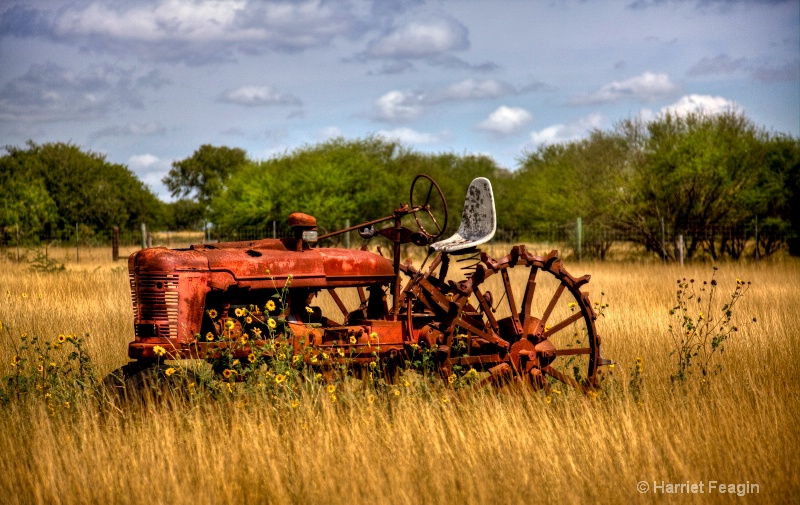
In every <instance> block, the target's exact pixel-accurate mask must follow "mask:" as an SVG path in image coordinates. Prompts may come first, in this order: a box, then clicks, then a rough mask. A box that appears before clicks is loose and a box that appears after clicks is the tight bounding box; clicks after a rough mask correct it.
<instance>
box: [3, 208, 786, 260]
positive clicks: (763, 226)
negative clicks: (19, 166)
mask: <svg viewBox="0 0 800 505" xmlns="http://www.w3.org/2000/svg"><path fill="white" fill-rule="evenodd" d="M292 236H293V233H292V230H291V229H290V228H289V227H288V226H287V225H286V224H285V223H282V222H278V221H275V222H273V223H270V224H267V225H263V226H249V227H238V228H222V227H213V226H209V227H208V228H206V229H205V230H202V229H201V230H194V231H193V232H184V233H183V235H182V234H181V233H179V232H170V231H157V232H152V233H151V232H150V231H149V230H146V229H136V230H119V231H118V234H117V237H118V245H119V246H128V247H130V246H137V245H138V246H145V247H148V246H152V245H165V246H168V247H175V246H185V245H189V244H191V243H201V242H212V243H213V242H235V241H247V240H260V239H265V238H278V239H280V238H291V237H292ZM793 236H794V235H793V234H792V232H791V230H790V229H787V228H786V227H785V226H778V225H774V224H771V223H770V221H768V220H765V221H764V222H762V223H759V222H758V221H757V220H754V221H752V222H747V223H725V224H718V225H714V226H708V225H706V224H699V223H689V224H685V225H683V226H681V227H674V226H672V225H669V224H667V223H664V222H649V223H640V224H638V225H637V226H630V225H622V224H614V225H608V224H605V223H591V222H589V223H587V222H584V221H582V220H581V219H580V218H579V219H577V220H576V221H573V222H567V223H542V224H540V225H537V226H530V227H501V228H498V229H497V231H496V233H495V236H494V239H493V242H494V243H546V244H552V245H553V246H557V247H559V248H561V249H565V250H566V249H569V250H572V251H573V252H574V253H575V254H576V255H577V256H578V258H580V257H584V258H596V259H606V258H607V257H608V254H609V251H610V250H611V248H612V246H615V245H619V244H622V243H632V244H637V245H638V246H639V247H640V248H643V249H644V251H645V252H646V253H651V254H655V255H657V256H659V257H661V258H662V259H664V260H676V261H677V260H679V259H680V258H685V259H687V260H691V259H692V258H694V257H700V256H710V257H712V258H714V259H717V258H719V257H728V258H732V259H738V258H740V257H742V256H744V255H748V254H752V255H754V256H756V257H764V256H769V255H771V254H774V253H775V252H777V251H780V250H782V249H785V248H786V246H787V240H788V239H790V238H791V237H793ZM113 237H114V233H113V232H112V230H101V231H95V230H90V229H88V227H84V226H81V225H80V223H78V224H77V225H76V227H75V228H74V229H71V230H69V229H67V230H60V231H59V232H51V231H50V230H40V231H37V232H35V233H34V232H28V231H26V230H22V229H19V228H6V229H0V249H2V250H3V252H4V254H9V252H8V250H9V249H15V248H16V249H19V248H29V249H36V248H42V247H80V248H85V247H111V245H112V241H113ZM363 242H364V241H363V240H362V239H361V238H360V237H359V236H358V234H357V233H356V232H351V233H349V234H343V235H340V236H338V237H337V238H336V239H335V240H333V241H326V243H325V244H320V245H321V246H345V247H359V246H361V245H362V244H363ZM756 244H758V247H756Z"/></svg>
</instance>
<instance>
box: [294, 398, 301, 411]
mask: <svg viewBox="0 0 800 505" xmlns="http://www.w3.org/2000/svg"><path fill="white" fill-rule="evenodd" d="M298 405H300V401H299V400H298V399H297V398H295V399H294V400H292V408H293V409H296V408H297V406H298Z"/></svg>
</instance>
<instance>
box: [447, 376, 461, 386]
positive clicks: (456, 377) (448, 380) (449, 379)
mask: <svg viewBox="0 0 800 505" xmlns="http://www.w3.org/2000/svg"><path fill="white" fill-rule="evenodd" d="M456 379H458V376H457V375H456V374H450V377H448V378H447V382H448V383H450V384H452V383H454V382H455V381H456Z"/></svg>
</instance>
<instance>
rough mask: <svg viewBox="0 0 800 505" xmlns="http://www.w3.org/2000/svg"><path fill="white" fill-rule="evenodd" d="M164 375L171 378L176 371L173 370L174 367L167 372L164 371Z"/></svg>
mask: <svg viewBox="0 0 800 505" xmlns="http://www.w3.org/2000/svg"><path fill="white" fill-rule="evenodd" d="M164 373H165V374H166V376H167V377H170V376H171V375H172V374H174V373H175V369H174V368H172V367H169V368H167V369H166V370H164Z"/></svg>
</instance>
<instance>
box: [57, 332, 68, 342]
mask: <svg viewBox="0 0 800 505" xmlns="http://www.w3.org/2000/svg"><path fill="white" fill-rule="evenodd" d="M58 341H59V343H62V344H63V343H64V342H66V341H67V336H66V335H64V334H63V333H59V334H58Z"/></svg>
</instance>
